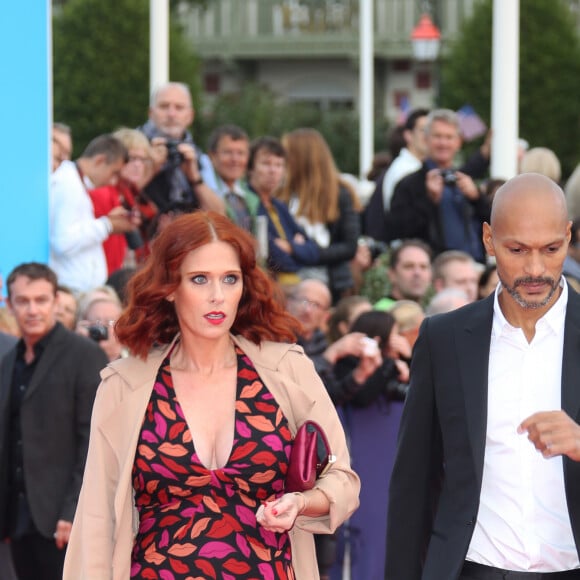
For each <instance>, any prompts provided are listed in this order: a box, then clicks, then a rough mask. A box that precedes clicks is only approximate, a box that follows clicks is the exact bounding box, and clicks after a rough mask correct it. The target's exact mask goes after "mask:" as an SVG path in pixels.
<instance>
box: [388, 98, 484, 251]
mask: <svg viewBox="0 0 580 580" xmlns="http://www.w3.org/2000/svg"><path fill="white" fill-rule="evenodd" d="M425 131H426V136H427V146H428V155H427V159H426V160H425V162H424V163H423V165H422V167H421V169H419V170H418V171H416V172H415V173H411V174H410V175H408V176H407V177H405V178H404V179H402V180H401V181H400V182H399V184H398V185H397V186H396V187H395V192H394V194H393V199H392V201H391V210H390V212H388V213H387V214H386V215H385V228H386V236H387V238H388V240H389V241H390V240H396V239H407V238H419V239H422V240H424V241H425V242H427V243H428V244H429V245H430V246H431V248H432V249H433V251H434V253H435V254H439V253H440V252H442V251H444V250H462V251H464V252H467V253H468V254H470V255H471V256H472V257H473V258H474V259H475V260H477V261H479V262H483V260H484V251H483V245H482V243H481V227H482V224H483V222H484V221H486V220H488V219H489V202H488V200H487V198H486V197H485V196H482V195H481V194H480V191H479V188H478V187H477V185H476V184H475V183H474V181H473V178H472V177H478V176H482V175H483V173H484V172H485V170H486V168H487V163H488V160H487V159H486V158H485V157H484V156H482V155H481V154H480V153H479V154H477V155H476V156H474V157H472V158H471V159H470V161H469V162H468V163H467V164H466V165H465V166H463V167H462V168H461V170H456V169H455V168H454V166H453V163H454V160H455V156H456V154H457V153H458V151H459V149H460V147H461V136H460V130H459V121H458V119H457V115H456V114H455V113H454V112H453V111H450V110H447V109H437V110H435V111H432V112H431V113H430V114H429V115H428V117H427V125H426V128H425Z"/></svg>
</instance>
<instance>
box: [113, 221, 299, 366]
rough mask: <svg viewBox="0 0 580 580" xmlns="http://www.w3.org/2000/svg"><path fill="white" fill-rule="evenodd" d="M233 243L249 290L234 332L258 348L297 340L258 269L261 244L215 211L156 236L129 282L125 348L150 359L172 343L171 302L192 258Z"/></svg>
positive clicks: (175, 327)
mask: <svg viewBox="0 0 580 580" xmlns="http://www.w3.org/2000/svg"><path fill="white" fill-rule="evenodd" d="M215 241H221V242H226V243H228V244H230V245H231V246H232V247H233V248H234V250H235V251H236V254H237V255H238V257H239V259H240V267H241V270H242V278H243V282H244V290H243V293H242V298H241V300H240V304H239V307H238V313H237V315H236V319H235V321H234V324H233V326H232V333H234V334H240V335H242V336H243V337H245V338H247V339H248V340H251V341H252V342H254V343H256V344H258V343H260V342H261V341H263V340H273V341H288V342H293V341H295V340H296V335H297V333H298V332H299V330H300V324H299V322H298V321H297V320H296V319H295V318H294V317H292V316H291V315H290V314H289V313H287V312H286V311H285V310H284V308H283V306H282V304H281V302H280V301H278V300H277V299H276V296H277V295H279V292H278V291H277V289H276V287H275V285H274V283H273V282H272V280H271V279H270V278H269V277H268V275H267V274H266V273H265V272H264V271H263V270H262V269H261V268H260V267H259V266H258V264H257V260H256V241H255V239H254V238H253V237H252V236H251V235H250V234H249V233H247V232H246V231H245V230H243V229H241V228H239V227H238V226H236V225H235V224H234V223H232V222H231V221H230V220H229V219H228V218H227V217H225V216H223V215H221V214H218V213H216V212H206V211H201V210H199V211H196V212H193V213H190V214H186V215H182V216H180V217H178V218H176V219H175V220H174V221H173V222H171V224H170V225H169V226H167V227H166V228H164V229H163V231H162V232H161V233H160V234H159V235H158V237H157V238H155V240H154V242H153V244H152V247H151V254H150V256H149V258H148V259H147V262H146V263H145V265H144V266H143V267H142V268H141V269H140V270H139V271H138V272H137V273H136V274H134V275H133V277H132V278H131V279H130V280H129V282H128V284H127V307H126V309H125V310H124V312H123V314H122V315H121V316H120V318H119V320H118V321H117V324H116V326H115V330H116V333H117V336H118V338H119V341H120V342H121V344H123V345H125V346H126V347H127V348H129V350H130V351H131V352H132V353H133V354H134V355H135V356H139V357H141V358H146V357H147V354H148V353H149V351H150V350H151V347H152V346H153V345H155V344H168V343H169V342H171V340H172V339H173V338H174V337H175V335H176V334H177V333H178V332H179V322H178V319H177V315H176V313H175V309H174V306H173V303H172V302H169V301H168V300H166V298H167V296H169V294H171V293H172V292H174V291H175V290H176V289H177V287H178V285H179V283H180V282H181V274H180V270H181V264H182V262H183V260H184V259H185V257H186V256H187V254H189V252H192V251H194V250H197V249H198V248H200V247H201V246H204V245H205V244H209V243H211V242H215Z"/></svg>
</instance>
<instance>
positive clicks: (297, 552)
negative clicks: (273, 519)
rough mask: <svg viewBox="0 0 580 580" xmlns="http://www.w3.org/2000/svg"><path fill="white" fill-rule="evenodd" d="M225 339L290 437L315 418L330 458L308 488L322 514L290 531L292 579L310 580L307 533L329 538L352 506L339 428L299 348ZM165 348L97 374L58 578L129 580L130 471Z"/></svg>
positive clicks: (133, 527) (352, 480)
mask: <svg viewBox="0 0 580 580" xmlns="http://www.w3.org/2000/svg"><path fill="white" fill-rule="evenodd" d="M232 339H233V340H234V342H235V343H236V344H238V345H239V346H240V347H241V349H242V350H243V351H244V352H245V353H246V355H248V357H249V358H250V359H251V360H252V362H253V363H254V366H255V368H256V370H257V371H258V373H259V375H260V377H261V378H262V380H263V381H264V383H265V384H266V386H267V387H268V389H269V390H270V392H271V393H272V394H273V396H274V397H275V399H276V401H277V402H278V404H279V405H280V407H281V408H282V411H283V412H284V415H285V416H286V418H287V419H288V423H289V427H290V430H291V431H292V433H295V432H296V429H297V427H298V426H300V425H301V424H302V423H303V422H304V421H305V420H306V419H312V420H314V421H317V422H318V423H319V424H320V425H321V426H322V428H323V429H324V430H325V432H326V434H327V436H328V439H329V443H330V445H331V448H332V451H333V453H334V454H335V455H336V457H337V460H336V463H334V464H333V465H332V467H331V469H329V471H328V472H327V473H326V475H325V476H324V477H322V478H320V479H319V480H318V482H317V484H316V486H317V487H318V488H319V489H320V490H322V491H323V492H324V493H325V494H326V495H327V497H328V499H329V500H330V513H329V515H328V516H324V517H318V518H311V517H305V516H301V517H299V518H298V519H297V521H296V524H295V526H294V528H293V529H292V530H291V531H290V540H291V545H292V563H293V566H294V571H295V574H296V579H297V580H313V579H318V577H319V576H318V570H317V565H316V555H315V551H314V540H313V536H312V533H332V532H333V531H334V530H335V529H336V528H337V527H338V526H339V525H340V524H342V523H343V522H344V521H345V520H346V519H347V518H348V517H349V516H350V515H351V514H352V513H353V512H354V510H355V509H356V508H357V506H358V494H359V490H360V481H359V479H358V477H357V475H356V474H355V473H354V472H353V471H352V469H351V468H350V460H349V456H348V450H347V446H346V441H345V436H344V431H343V429H342V426H341V424H340V422H339V419H338V416H337V414H336V411H335V409H334V406H333V404H332V402H331V400H330V398H329V397H328V394H327V393H326V390H325V388H324V385H323V384H322V381H321V380H320V378H319V377H318V375H317V374H316V372H315V370H314V366H313V364H312V362H311V361H310V359H308V357H307V356H306V355H305V354H304V352H303V351H302V348H301V347H299V346H296V345H291V344H283V343H273V342H264V343H262V344H261V345H260V346H257V345H255V344H253V343H251V342H249V341H248V340H246V339H244V338H242V337H240V336H235V337H232ZM169 348H170V345H169V346H165V347H163V348H160V349H156V350H154V351H152V353H151V354H150V356H149V357H148V359H147V360H146V361H142V360H140V359H136V358H127V359H121V360H117V361H115V362H113V363H111V364H110V365H108V366H107V367H106V368H105V369H104V370H103V371H102V372H101V377H102V382H101V385H100V386H99V389H98V391H97V397H96V400H95V405H94V408H93V416H92V422H91V436H90V443H89V452H88V457H87V463H86V467H85V473H84V478H83V486H82V489H81V494H80V497H79V502H78V507H77V511H76V515H75V519H74V523H73V528H72V533H71V538H70V542H69V545H68V549H67V554H66V561H65V569H64V576H63V580H129V577H130V566H131V549H132V547H133V541H134V537H135V534H136V531H137V527H138V516H137V511H136V509H135V505H134V501H133V488H132V481H131V469H132V467H133V460H134V457H135V449H136V446H137V439H138V437H139V432H140V429H141V424H142V421H143V416H144V414H145V409H146V407H147V404H148V402H149V398H150V396H151V392H152V389H153V383H154V381H155V378H156V376H157V371H158V369H159V366H160V364H161V363H162V361H163V359H164V357H165V356H166V354H167V352H168V350H169Z"/></svg>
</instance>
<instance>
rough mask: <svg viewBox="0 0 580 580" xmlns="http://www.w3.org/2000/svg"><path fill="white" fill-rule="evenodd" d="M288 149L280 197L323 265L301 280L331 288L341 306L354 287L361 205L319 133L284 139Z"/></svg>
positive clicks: (299, 131)
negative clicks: (352, 262)
mask: <svg viewBox="0 0 580 580" xmlns="http://www.w3.org/2000/svg"><path fill="white" fill-rule="evenodd" d="M282 144H283V145H284V147H285V149H286V152H287V173H286V180H285V182H284V184H283V185H282V187H281V188H280V189H279V191H278V192H277V193H276V197H277V198H278V199H280V200H282V201H283V202H285V203H286V204H287V205H288V208H289V209H290V213H292V215H294V217H295V219H296V221H297V222H298V223H299V224H300V225H301V226H302V227H303V228H304V229H305V230H306V233H307V234H308V236H309V237H310V238H311V239H313V240H314V241H316V243H317V244H318V246H319V248H320V258H319V261H318V264H317V265H316V266H313V267H305V268H302V269H301V270H300V272H299V275H300V277H301V278H303V279H304V278H317V279H319V280H322V281H323V282H325V283H327V284H328V286H329V288H330V290H331V292H332V297H333V302H336V301H337V300H338V299H340V298H341V297H342V296H346V295H348V294H351V293H352V290H353V288H354V281H353V277H352V273H351V270H350V264H349V262H350V260H351V259H352V258H353V257H354V256H355V254H356V252H357V241H358V238H359V235H360V217H359V215H358V212H359V211H360V203H359V201H358V198H357V197H356V193H355V192H354V191H353V189H352V188H351V187H350V186H349V185H348V184H347V183H346V181H344V180H343V179H342V178H341V176H340V174H339V172H338V170H337V168H336V165H335V162H334V159H333V157H332V153H331V151H330V148H329V147H328V144H327V143H326V141H325V140H324V137H323V136H322V135H321V134H320V133H319V132H318V131H316V130H315V129H305V128H303V129H295V130H294V131H291V132H289V133H287V134H285V135H284V136H283V137H282Z"/></svg>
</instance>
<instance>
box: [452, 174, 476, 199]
mask: <svg viewBox="0 0 580 580" xmlns="http://www.w3.org/2000/svg"><path fill="white" fill-rule="evenodd" d="M455 177H456V178H457V187H458V189H459V191H461V193H462V194H463V195H464V196H465V197H466V198H467V199H469V200H470V201H475V200H476V199H478V198H479V189H478V187H477V185H475V182H474V181H473V179H471V177H469V175H467V174H466V173H461V171H456V172H455Z"/></svg>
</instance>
